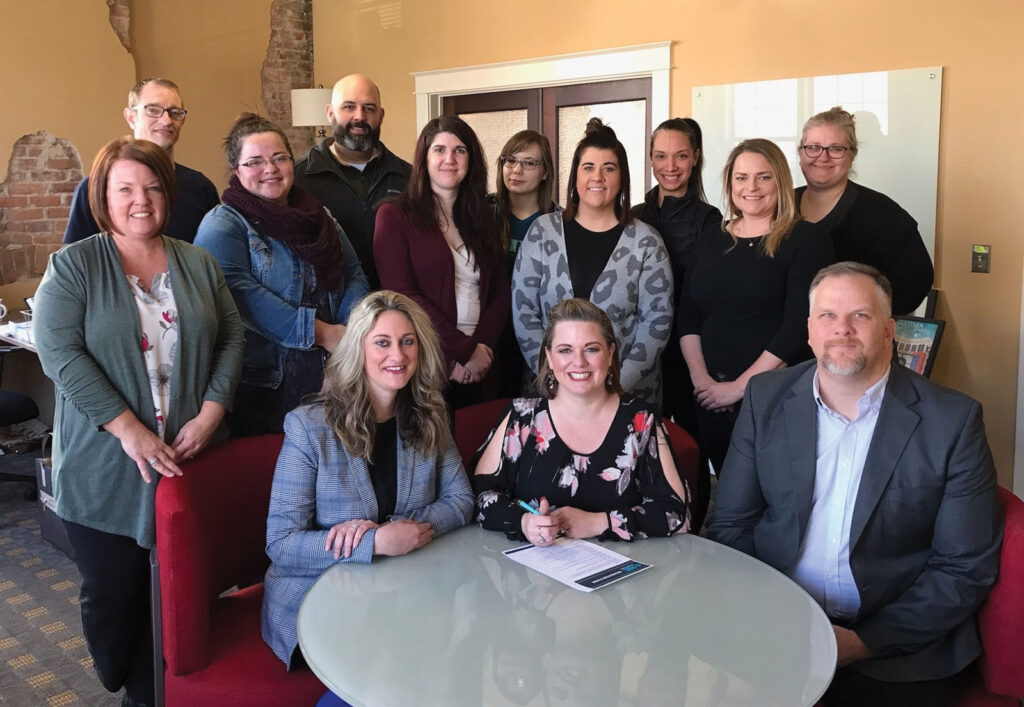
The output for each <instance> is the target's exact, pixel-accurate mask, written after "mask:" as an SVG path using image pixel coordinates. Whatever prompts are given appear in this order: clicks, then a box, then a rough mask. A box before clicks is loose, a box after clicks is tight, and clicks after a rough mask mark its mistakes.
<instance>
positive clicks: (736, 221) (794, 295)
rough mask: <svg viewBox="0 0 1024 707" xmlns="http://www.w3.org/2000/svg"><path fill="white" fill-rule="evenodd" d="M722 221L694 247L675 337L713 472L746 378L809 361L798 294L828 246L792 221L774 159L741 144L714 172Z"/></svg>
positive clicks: (778, 160) (781, 161) (758, 147)
mask: <svg viewBox="0 0 1024 707" xmlns="http://www.w3.org/2000/svg"><path fill="white" fill-rule="evenodd" d="M722 182H723V192H724V193H725V194H727V195H728V204H727V211H728V216H727V219H728V220H727V221H725V222H724V224H723V225H724V230H722V231H721V232H720V233H718V234H716V237H714V238H705V239H702V240H701V241H700V243H698V245H697V252H696V257H695V261H694V264H693V266H692V268H691V269H690V271H689V272H688V273H687V279H686V285H685V287H684V288H683V292H682V296H681V298H680V303H679V313H678V317H677V322H676V326H677V331H678V332H679V334H680V337H681V338H680V345H681V347H682V351H683V357H684V358H685V359H686V365H687V367H688V368H689V369H690V378H691V379H692V381H693V388H694V397H695V400H696V407H697V423H698V425H699V427H700V432H701V437H702V440H701V441H702V451H703V452H704V453H706V454H707V456H708V457H709V458H710V460H711V463H712V465H713V466H714V468H715V470H716V472H720V471H721V469H722V462H723V461H724V460H725V453H726V451H727V450H728V448H729V438H730V435H731V434H732V427H733V424H734V423H735V421H736V413H737V412H738V410H739V404H740V401H741V400H742V399H743V391H744V389H745V388H746V385H747V381H748V380H749V379H750V378H751V376H754V375H756V374H757V373H761V372H763V371H770V370H773V369H776V368H781V367H783V366H786V365H792V364H794V363H799V362H800V361H803V360H805V359H807V358H810V355H811V353H810V349H809V348H808V347H807V310H808V303H807V291H808V288H809V287H810V284H811V280H812V279H813V278H814V275H815V274H816V273H817V272H818V270H820V269H821V268H823V267H824V266H826V265H828V264H829V263H831V262H832V260H833V255H832V243H831V242H830V241H829V239H828V238H827V237H825V236H824V235H823V234H822V233H821V232H820V231H819V230H818V229H817V228H816V227H815V226H813V225H812V224H809V223H807V222H806V221H803V220H801V218H800V214H799V213H798V212H797V209H796V201H795V199H794V197H793V179H792V177H791V176H790V174H789V167H788V165H787V164H786V158H785V156H784V155H783V154H782V150H780V149H779V147H778V146H777V145H776V144H775V143H773V142H772V141H770V140H762V139H753V140H744V141H743V142H741V143H740V144H738V145H737V146H736V147H735V148H734V149H733V151H732V152H731V153H730V155H729V159H728V160H727V161H726V165H725V169H724V170H723V172H722Z"/></svg>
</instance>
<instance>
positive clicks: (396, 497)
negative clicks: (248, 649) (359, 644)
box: [262, 290, 473, 668]
mask: <svg viewBox="0 0 1024 707" xmlns="http://www.w3.org/2000/svg"><path fill="white" fill-rule="evenodd" d="M325 374H326V380H327V385H326V387H325V391H324V392H323V393H322V394H321V396H320V398H319V400H318V401H317V402H316V403H313V404H311V405H304V406H302V407H299V408H296V409H295V410H293V411H292V412H290V413H288V415H287V417H285V422H284V432H285V441H284V446H283V447H282V449H281V456H280V457H279V458H278V460H277V470H276V471H275V472H274V485H273V488H272V490H271V494H270V512H269V515H268V518H267V554H268V555H269V556H270V561H271V564H270V568H269V569H268V570H267V576H266V582H265V585H264V597H263V615H262V629H263V638H264V640H265V641H266V642H267V643H268V644H269V645H270V647H271V648H272V649H273V651H274V653H276V654H277V656H278V657H279V658H281V660H283V661H284V662H285V663H286V664H287V665H288V666H289V668H291V667H293V664H292V661H293V659H294V657H295V649H296V647H297V645H298V633H297V629H296V617H297V615H298V611H299V604H300V603H301V602H302V598H303V597H304V596H305V595H306V592H307V591H308V590H309V588H310V587H311V586H313V582H315V581H316V579H317V577H319V576H320V575H321V574H322V573H323V572H325V571H326V570H327V569H328V568H330V567H331V566H332V565H334V564H335V563H337V562H370V561H371V560H372V559H373V557H374V556H375V555H404V554H406V553H409V552H411V551H413V550H415V549H417V548H419V547H422V546H423V545H425V544H426V543H428V542H430V540H431V539H432V538H433V537H435V536H438V535H441V534H443V533H446V532H448V531H449V530H452V529H454V528H457V527H459V526H461V525H464V524H465V523H466V522H467V521H468V520H469V516H470V513H471V512H472V509H473V493H472V491H471V490H470V487H469V482H468V481H467V480H466V474H465V471H464V470H463V467H462V461H461V459H460V457H459V453H458V450H457V449H456V447H455V442H454V440H453V439H452V436H451V432H450V431H449V427H448V413H447V408H446V406H445V401H444V396H443V394H442V392H441V391H442V388H443V384H444V381H445V379H446V378H447V377H448V376H447V372H446V369H445V363H444V360H443V358H442V355H441V347H440V344H439V343H438V339H437V334H436V333H435V332H434V329H433V327H432V326H431V324H430V319H429V318H428V317H427V315H426V313H425V312H424V311H423V310H422V309H421V308H420V307H419V305H417V304H416V303H415V302H413V301H412V300H411V299H409V298H408V297H405V296H404V295H401V294H399V293H397V292H391V291H389V290H381V291H378V292H373V293H371V294H369V295H367V296H366V297H365V298H364V299H363V300H362V301H361V302H360V303H359V304H358V305H357V306H356V307H355V309H353V310H352V314H351V316H350V318H349V323H348V329H347V330H346V335H345V336H344V337H343V338H342V340H341V343H340V344H339V345H338V347H337V348H336V349H335V351H334V353H333V354H332V355H331V359H330V361H329V362H328V364H327V369H326V372H325ZM399 489H402V493H401V494H399V493H398V491H399Z"/></svg>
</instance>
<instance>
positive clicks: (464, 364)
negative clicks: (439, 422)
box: [373, 116, 510, 407]
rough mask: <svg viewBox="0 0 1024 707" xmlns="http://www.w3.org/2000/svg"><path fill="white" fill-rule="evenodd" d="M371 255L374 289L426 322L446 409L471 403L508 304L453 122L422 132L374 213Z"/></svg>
mask: <svg viewBox="0 0 1024 707" xmlns="http://www.w3.org/2000/svg"><path fill="white" fill-rule="evenodd" d="M373 255H374V259H375V260H376V261H377V273H378V274H379V275H380V284H381V287H384V288H386V289H389V290H395V291H397V292H401V293H402V294H405V295H408V296H409V297H411V298H412V299H413V300H415V301H416V302H417V303H418V304H419V305H420V306H421V307H423V309H424V310H426V312H427V314H428V315H430V319H431V320H432V321H433V323H434V327H435V328H436V329H437V333H438V335H439V336H440V338H441V347H442V349H443V350H444V353H445V356H446V357H447V359H448V371H449V378H450V383H451V384H450V390H449V401H450V402H451V403H452V405H453V407H462V406H464V405H470V404H472V403H476V402H479V401H480V400H481V399H482V398H483V392H482V388H481V386H480V383H481V381H482V380H483V379H484V377H485V376H486V375H487V373H488V371H490V368H491V363H492V361H493V360H494V347H495V345H496V344H497V342H498V337H499V336H500V334H501V330H502V328H503V327H504V326H505V321H506V319H507V318H508V314H509V310H510V301H509V286H508V275H507V273H506V272H505V264H504V259H503V258H504V254H503V252H502V248H501V241H500V239H499V237H498V230H497V225H496V223H495V221H494V215H493V211H492V209H491V208H490V206H489V204H488V203H487V166H486V164H485V162H484V157H483V150H482V149H481V147H480V141H479V140H477V137H476V134H475V133H474V132H473V130H472V128H470V127H469V126H468V125H467V124H466V123H465V122H463V121H462V120H461V119H459V118H456V117H454V116H441V117H440V118H435V119H434V120H431V121H430V122H429V123H427V124H426V126H425V127H424V128H423V131H422V132H421V133H420V137H419V139H418V140H417V141H416V154H415V157H414V158H413V166H412V175H411V177H410V178H409V184H408V186H407V187H406V189H405V191H404V192H403V193H402V194H401V196H399V197H397V198H395V199H394V200H392V201H390V202H387V203H384V204H382V205H381V207H380V208H379V209H378V211H377V227H376V230H375V231H374V236H373Z"/></svg>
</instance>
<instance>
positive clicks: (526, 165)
mask: <svg viewBox="0 0 1024 707" xmlns="http://www.w3.org/2000/svg"><path fill="white" fill-rule="evenodd" d="M501 163H502V164H503V165H505V166H506V167H508V168H509V169H515V168H516V165H519V166H520V167H522V168H523V171H524V172H530V171H533V170H535V169H537V168H538V167H540V166H541V165H542V164H543V163H542V162H541V161H540V160H535V159H533V158H532V157H525V158H523V159H516V158H515V157H512V156H509V157H502V158H501Z"/></svg>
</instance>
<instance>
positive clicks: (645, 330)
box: [512, 118, 672, 409]
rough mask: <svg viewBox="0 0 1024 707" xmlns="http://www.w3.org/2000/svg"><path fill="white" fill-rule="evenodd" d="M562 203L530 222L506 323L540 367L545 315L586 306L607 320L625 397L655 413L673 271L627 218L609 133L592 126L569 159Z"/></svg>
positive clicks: (625, 170) (619, 153) (657, 245)
mask: <svg viewBox="0 0 1024 707" xmlns="http://www.w3.org/2000/svg"><path fill="white" fill-rule="evenodd" d="M568 187H569V190H568V203H567V204H566V206H565V211H564V212H562V213H550V214H545V215H544V216H541V217H540V218H538V219H537V220H536V221H534V223H533V226H531V227H530V230H529V232H527V234H526V239H525V240H524V241H523V244H522V245H521V246H520V247H519V255H518V256H517V258H516V264H515V268H514V270H513V272H512V321H513V325H514V326H515V330H516V338H517V339H518V340H519V347H520V349H521V350H522V352H523V357H524V358H525V359H526V363H527V365H528V366H529V367H530V369H531V370H532V371H534V372H536V371H537V370H538V367H539V365H540V358H541V356H542V351H541V339H542V338H543V335H544V330H545V328H546V327H547V317H548V311H549V310H550V309H551V308H552V307H553V306H555V305H556V304H558V303H559V302H560V301H562V300H564V299H566V298H569V297H581V298H583V299H589V300H590V301H591V302H593V303H594V304H596V305H597V306H598V307H600V308H601V309H603V310H604V311H605V312H606V313H607V314H608V316H609V318H610V319H611V323H612V326H613V328H614V330H615V336H616V339H617V340H618V341H619V345H620V347H621V348H620V349H619V355H620V358H621V361H622V388H623V389H624V390H625V391H626V392H628V393H631V394H632V395H635V396H636V397H638V398H640V399H642V400H644V401H647V402H649V403H651V404H652V405H654V407H655V409H660V407H661V352H662V350H663V349H664V348H665V344H666V342H667V341H668V337H669V333H670V331H671V329H672V267H671V265H670V263H669V256H668V251H667V250H665V244H664V243H663V242H662V240H661V236H659V235H658V233H657V232H656V231H655V230H654V229H652V228H651V227H650V226H648V225H647V224H645V223H643V222H642V221H636V220H635V219H633V217H632V216H631V214H630V210H629V164H628V162H627V161H626V151H625V149H624V148H623V147H622V143H621V142H619V141H618V139H617V138H616V137H615V131H613V130H612V129H611V128H609V127H608V126H606V125H604V124H603V123H602V122H601V120H600V119H599V118H591V119H590V122H588V123H587V131H586V134H585V135H584V137H583V139H582V140H581V141H580V143H579V145H577V146H576V151H575V152H574V153H573V158H572V168H571V169H570V171H569V184H568Z"/></svg>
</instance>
